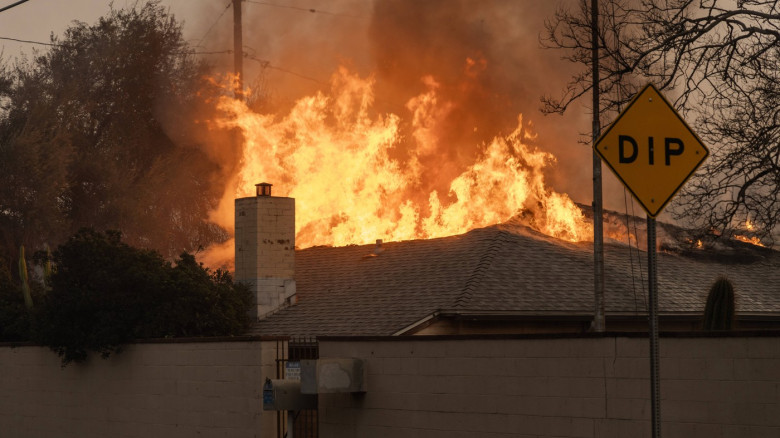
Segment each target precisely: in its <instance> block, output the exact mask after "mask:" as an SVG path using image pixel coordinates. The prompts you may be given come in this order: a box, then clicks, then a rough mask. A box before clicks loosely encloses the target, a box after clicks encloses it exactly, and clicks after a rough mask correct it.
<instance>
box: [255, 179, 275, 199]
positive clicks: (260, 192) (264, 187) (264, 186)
mask: <svg viewBox="0 0 780 438" xmlns="http://www.w3.org/2000/svg"><path fill="white" fill-rule="evenodd" d="M272 186H273V184H269V183H267V182H261V183H260V184H255V189H256V191H257V196H271V187H272Z"/></svg>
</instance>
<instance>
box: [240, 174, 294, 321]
mask: <svg viewBox="0 0 780 438" xmlns="http://www.w3.org/2000/svg"><path fill="white" fill-rule="evenodd" d="M255 186H256V187H257V196H254V197H250V198H239V199H236V203H235V208H236V210H235V215H236V219H235V223H236V272H235V280H236V281H237V282H241V283H244V284H246V285H248V286H249V287H250V289H251V290H252V291H253V292H254V294H255V297H256V307H255V308H254V309H253V313H256V316H257V319H263V318H265V317H266V316H268V315H270V314H272V313H273V312H275V311H277V310H279V309H281V308H284V307H286V306H288V305H291V304H294V303H295V199H293V198H283V197H275V196H271V186H272V185H271V184H268V183H260V184H256V185H255Z"/></svg>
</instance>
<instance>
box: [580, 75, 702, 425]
mask: <svg viewBox="0 0 780 438" xmlns="http://www.w3.org/2000/svg"><path fill="white" fill-rule="evenodd" d="M593 150H594V151H596V153H597V154H599V155H600V156H601V158H602V159H603V160H604V161H605V162H606V163H607V165H608V166H609V168H610V169H612V171H613V172H615V175H616V176H617V177H618V178H619V179H620V181H622V182H623V184H624V185H625V186H626V188H627V189H628V190H629V191H630V192H631V194H632V195H634V198H636V200H637V201H639V203H640V204H641V205H642V208H644V209H645V211H646V212H647V278H648V282H649V290H650V294H649V297H648V298H649V300H650V391H651V403H652V421H653V423H652V424H653V438H660V437H661V377H660V375H659V368H660V367H659V365H658V285H657V280H656V277H657V275H656V274H657V272H658V270H657V263H656V262H657V259H656V249H655V246H656V235H655V217H656V216H658V215H659V214H660V213H661V211H662V210H663V209H664V207H665V206H666V204H667V203H668V202H669V201H671V199H672V198H673V197H674V195H676V194H677V191H679V190H680V187H682V185H683V184H685V181H687V180H688V178H690V176H691V175H693V173H694V172H695V171H696V169H697V168H698V167H699V166H700V165H701V163H703V162H704V160H705V159H706V158H707V156H708V155H709V153H710V151H709V150H708V149H707V147H706V146H704V144H703V143H702V142H701V140H700V139H699V137H698V136H697V135H696V133H694V132H693V131H692V130H691V128H690V127H689V126H688V124H686V123H685V120H683V119H682V117H680V115H679V114H678V113H677V111H676V110H675V109H674V107H673V106H672V104H670V103H669V101H668V100H666V98H665V97H664V96H663V95H662V94H661V93H660V92H659V91H658V90H657V89H656V88H655V87H654V86H653V85H651V84H648V85H647V86H645V87H644V88H643V89H642V91H640V92H639V93H638V94H637V95H636V96H634V99H633V100H632V101H631V103H630V104H629V105H628V107H626V109H625V110H623V112H621V113H620V115H619V116H618V118H617V119H616V120H615V121H614V122H613V123H612V125H610V127H609V129H607V131H606V132H605V133H604V134H603V135H602V136H601V137H600V138H599V140H598V141H597V142H596V143H595V145H594V146H593Z"/></svg>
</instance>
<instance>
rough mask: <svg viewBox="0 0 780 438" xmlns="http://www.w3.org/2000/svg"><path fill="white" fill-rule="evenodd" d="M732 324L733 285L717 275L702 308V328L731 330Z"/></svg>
mask: <svg viewBox="0 0 780 438" xmlns="http://www.w3.org/2000/svg"><path fill="white" fill-rule="evenodd" d="M733 325H734V287H733V286H732V285H731V281H729V279H728V278H726V277H718V279H717V280H715V283H713V284H712V287H711V288H710V294H709V295H708V296H707V305H706V306H705V308H704V330H731V328H732V326H733Z"/></svg>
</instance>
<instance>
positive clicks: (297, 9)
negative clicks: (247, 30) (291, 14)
mask: <svg viewBox="0 0 780 438" xmlns="http://www.w3.org/2000/svg"><path fill="white" fill-rule="evenodd" d="M244 1H245V2H246V3H254V4H256V5H262V6H271V7H274V8H284V9H294V10H296V11H303V12H310V13H317V14H325V15H332V16H334V17H349V18H359V19H362V18H366V17H364V16H361V15H350V14H340V13H337V12H328V11H323V10H321V9H314V8H301V7H298V6H289V5H280V4H277V3H270V2H259V1H254V0H244Z"/></svg>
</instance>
